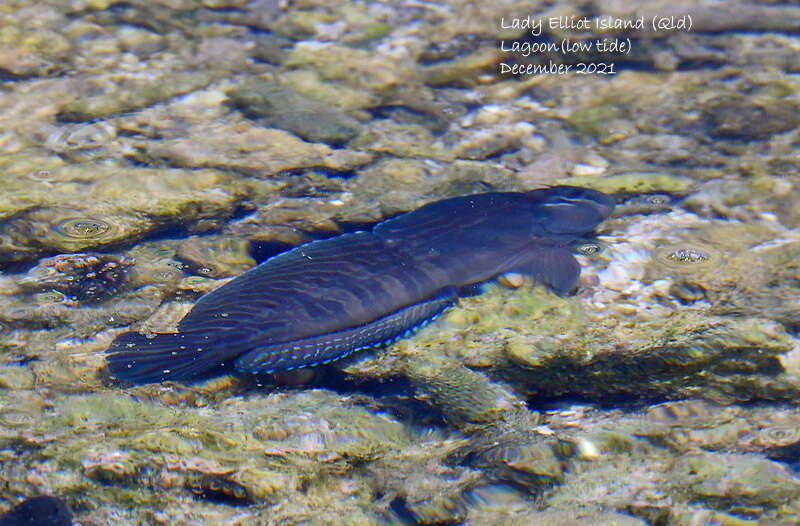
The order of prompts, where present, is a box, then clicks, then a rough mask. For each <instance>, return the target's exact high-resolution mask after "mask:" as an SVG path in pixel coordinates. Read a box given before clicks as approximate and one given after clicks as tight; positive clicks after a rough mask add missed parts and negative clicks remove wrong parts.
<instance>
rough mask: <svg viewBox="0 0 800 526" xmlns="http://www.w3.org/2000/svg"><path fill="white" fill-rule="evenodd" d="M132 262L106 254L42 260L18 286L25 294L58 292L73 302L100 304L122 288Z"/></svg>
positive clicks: (132, 260)
mask: <svg viewBox="0 0 800 526" xmlns="http://www.w3.org/2000/svg"><path fill="white" fill-rule="evenodd" d="M134 264H135V260H134V259H133V258H128V257H124V256H123V257H120V256H113V255H107V254H62V255H59V256H55V257H52V258H45V259H43V260H42V261H40V262H39V264H38V265H36V266H35V267H34V268H32V269H31V270H29V271H28V273H27V274H26V275H25V277H23V278H22V279H21V280H20V281H19V284H20V286H22V287H23V288H25V289H27V290H33V291H41V290H48V289H50V290H57V291H59V292H63V293H64V294H66V295H67V296H69V297H70V298H73V299H78V300H84V301H102V300H104V299H106V298H108V297H109V296H112V295H114V294H116V293H118V292H119V291H120V289H121V288H122V287H123V286H124V285H125V281H126V279H127V277H128V272H129V270H130V267H132V266H133V265H134Z"/></svg>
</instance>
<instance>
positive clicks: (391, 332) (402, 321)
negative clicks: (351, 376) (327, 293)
mask: <svg viewBox="0 0 800 526" xmlns="http://www.w3.org/2000/svg"><path fill="white" fill-rule="evenodd" d="M455 298H456V290H455V288H454V287H448V288H445V289H441V290H440V291H438V292H437V293H436V294H434V295H433V296H431V297H429V298H428V299H426V300H423V301H421V302H419V303H415V304H413V305H409V306H407V307H403V308H402V309H399V310H397V311H395V312H392V313H390V314H387V315H385V316H382V317H380V318H378V319H375V320H373V321H371V322H369V323H367V324H364V325H360V326H358V327H352V328H348V329H343V330H341V331H336V332H332V333H328V334H321V335H319V336H311V337H308V338H303V339H300V340H294V341H290V342H281V343H271V344H269V345H265V346H262V347H256V348H255V349H253V350H251V351H249V352H247V353H245V354H243V355H241V356H239V357H238V358H237V359H236V362H235V365H236V369H238V370H239V371H242V372H249V373H253V374H256V373H269V372H272V371H276V370H289V369H296V368H298V367H310V366H313V365H318V364H322V363H328V362H332V361H334V360H338V359H339V358H343V357H344V356H347V355H348V354H350V353H352V352H354V351H358V350H361V349H365V348H368V347H380V346H383V345H389V344H390V343H392V342H393V341H395V340H396V339H398V338H401V337H405V336H409V335H410V334H411V333H412V332H414V331H415V330H416V329H418V328H420V327H421V326H423V325H425V324H426V323H427V322H429V321H431V320H433V319H434V318H436V317H437V316H438V315H439V314H441V312H442V311H444V310H445V309H446V308H447V307H449V306H450V305H452V304H453V302H454V301H455Z"/></svg>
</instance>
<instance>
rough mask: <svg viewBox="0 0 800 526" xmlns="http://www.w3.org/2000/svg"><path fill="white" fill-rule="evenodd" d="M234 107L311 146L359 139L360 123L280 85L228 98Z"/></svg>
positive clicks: (255, 86)
mask: <svg viewBox="0 0 800 526" xmlns="http://www.w3.org/2000/svg"><path fill="white" fill-rule="evenodd" d="M228 96H229V97H230V99H231V103H232V104H233V105H234V107H236V108H237V109H239V110H241V111H242V112H243V113H244V114H245V115H247V116H248V117H254V118H258V119H259V121H260V122H263V123H264V125H265V126H267V127H271V128H280V129H284V130H288V131H290V132H292V133H294V134H295V135H298V136H299V137H302V138H303V139H306V140H308V141H311V142H324V143H327V144H330V145H334V146H337V145H342V144H345V143H346V142H347V141H349V140H350V139H352V138H353V137H354V136H355V135H356V130H357V127H358V123H357V121H355V119H353V118H352V117H348V116H347V115H346V114H345V113H344V112H342V111H338V110H336V109H335V108H333V107H331V106H330V105H329V104H326V103H323V102H319V101H316V100H314V99H310V98H308V97H305V96H303V95H301V94H300V93H298V92H296V91H294V90H292V89H290V88H287V87H285V86H282V85H280V84H276V83H274V82H260V83H257V84H251V85H248V86H245V87H243V88H238V89H236V90H234V91H232V92H230V93H229V94H228Z"/></svg>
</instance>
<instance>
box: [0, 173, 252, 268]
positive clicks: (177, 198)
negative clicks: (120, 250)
mask: <svg viewBox="0 0 800 526" xmlns="http://www.w3.org/2000/svg"><path fill="white" fill-rule="evenodd" d="M51 172H53V175H52V177H51V178H50V180H48V181H41V182H39V181H33V182H32V183H30V184H28V185H27V187H26V188H20V189H18V190H16V191H15V192H16V193H18V194H19V195H20V196H21V197H22V198H23V199H25V198H26V196H27V199H28V200H30V201H33V203H34V204H35V206H34V207H31V208H28V209H26V210H25V211H24V212H23V213H16V214H15V215H14V217H13V218H12V219H11V220H9V221H7V222H5V223H3V224H2V225H0V239H2V240H5V243H7V244H8V245H9V248H10V249H11V250H8V251H3V252H2V254H0V264H1V263H4V262H8V261H16V260H22V259H31V258H33V257H36V256H37V255H39V254H43V253H48V252H49V253H53V252H79V251H82V250H87V249H92V248H101V247H113V246H119V245H123V244H125V243H130V242H132V241H134V240H137V239H140V238H141V237H143V236H144V235H145V234H146V233H148V232H151V231H153V230H156V229H158V228H164V227H168V226H174V225H188V224H191V223H193V222H196V221H199V220H202V219H208V218H218V217H226V216H228V215H230V214H231V213H232V212H233V209H234V207H235V206H236V205H237V203H238V202H239V200H241V199H242V198H243V197H244V194H243V192H244V190H243V189H242V188H240V186H239V185H238V184H237V183H236V182H234V181H233V180H232V178H231V176H230V175H228V174H225V173H223V172H220V171H214V170H179V169H163V170H161V169H147V168H129V167H125V168H123V167H118V166H113V165H111V166H109V165H107V164H95V163H90V164H86V165H70V166H65V167H62V168H58V169H53V170H51ZM87 180H89V181H91V182H92V185H91V186H90V187H89V188H88V190H87V189H86V188H85V181H87ZM52 181H56V182H52Z"/></svg>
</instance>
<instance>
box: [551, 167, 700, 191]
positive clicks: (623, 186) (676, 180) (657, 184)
mask: <svg viewBox="0 0 800 526" xmlns="http://www.w3.org/2000/svg"><path fill="white" fill-rule="evenodd" d="M556 183H557V184H572V185H577V186H585V187H587V188H592V189H594V190H599V191H600V192H604V193H609V194H615V193H620V192H629V193H633V194H638V193H654V192H666V193H670V194H683V193H685V192H687V191H688V190H689V189H690V188H691V187H692V185H693V184H694V183H693V181H692V180H691V179H690V178H688V177H686V176H683V175H676V174H670V173H665V172H641V173H622V174H615V175H608V176H602V177H595V176H576V177H568V178H565V179H559V180H557V181H556Z"/></svg>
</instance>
